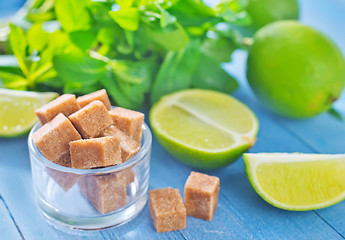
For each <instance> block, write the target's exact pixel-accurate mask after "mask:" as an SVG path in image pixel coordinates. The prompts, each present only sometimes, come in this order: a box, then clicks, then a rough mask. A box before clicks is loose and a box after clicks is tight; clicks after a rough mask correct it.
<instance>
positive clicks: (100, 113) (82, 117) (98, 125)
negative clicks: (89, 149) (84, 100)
mask: <svg viewBox="0 0 345 240" xmlns="http://www.w3.org/2000/svg"><path fill="white" fill-rule="evenodd" d="M69 119H70V120H71V122H72V123H73V125H74V126H75V128H76V129H77V130H78V131H79V133H80V134H81V136H82V137H83V138H90V137H97V136H98V135H99V134H100V133H101V131H103V130H104V129H106V128H107V127H109V126H110V125H111V124H112V123H113V121H112V119H111V117H110V115H109V113H108V111H107V108H106V107H105V106H104V104H103V103H102V102H101V101H98V100H96V101H93V102H91V103H90V104H88V105H86V106H85V107H83V108H81V109H80V110H78V111H77V112H75V113H73V114H71V115H70V116H69Z"/></svg>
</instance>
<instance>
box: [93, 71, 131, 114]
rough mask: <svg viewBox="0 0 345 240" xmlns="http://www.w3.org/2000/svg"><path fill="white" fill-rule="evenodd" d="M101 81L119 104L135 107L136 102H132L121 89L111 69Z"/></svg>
mask: <svg viewBox="0 0 345 240" xmlns="http://www.w3.org/2000/svg"><path fill="white" fill-rule="evenodd" d="M100 82H101V83H102V84H103V86H104V87H105V88H106V89H107V92H108V94H109V95H110V97H111V98H112V99H113V100H114V101H115V102H116V103H117V105H119V106H122V107H125V108H131V109H134V108H135V104H134V103H132V102H131V101H130V100H129V99H128V98H127V96H126V95H124V93H123V92H122V90H121V89H120V87H119V85H118V83H117V81H116V79H115V77H114V75H113V73H112V72H111V71H107V72H106V73H105V74H104V75H103V76H102V77H101V78H100Z"/></svg>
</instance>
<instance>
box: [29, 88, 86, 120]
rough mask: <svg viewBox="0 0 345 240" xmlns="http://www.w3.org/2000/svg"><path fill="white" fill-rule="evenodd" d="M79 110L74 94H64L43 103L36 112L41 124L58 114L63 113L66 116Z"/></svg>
mask: <svg viewBox="0 0 345 240" xmlns="http://www.w3.org/2000/svg"><path fill="white" fill-rule="evenodd" d="M78 110H79V106H78V104H77V100H76V98H75V95H73V94H64V95H61V96H60V97H58V98H56V99H55V100H53V101H51V102H49V103H47V104H45V105H43V106H42V107H40V108H39V109H37V110H36V111H35V114H36V116H37V118H38V120H39V121H40V123H41V125H44V124H45V123H47V122H49V121H50V120H52V119H53V118H54V117H55V116H56V115H58V114H59V113H62V114H63V115H65V116H69V115H70V114H72V113H74V112H76V111H78Z"/></svg>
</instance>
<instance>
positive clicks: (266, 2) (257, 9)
mask: <svg viewBox="0 0 345 240" xmlns="http://www.w3.org/2000/svg"><path fill="white" fill-rule="evenodd" d="M246 11H247V12H248V14H249V16H250V17H251V19H252V24H251V25H250V26H245V27H239V30H240V31H241V33H242V34H243V35H244V36H253V35H254V34H255V32H256V31H257V30H259V29H260V28H261V27H263V26H265V25H267V24H269V23H271V22H275V21H279V20H298V18H299V7H298V1H297V0H278V1H277V0H249V1H248V5H247V7H246Z"/></svg>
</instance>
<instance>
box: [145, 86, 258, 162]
mask: <svg viewBox="0 0 345 240" xmlns="http://www.w3.org/2000/svg"><path fill="white" fill-rule="evenodd" d="M192 91H194V93H195V91H199V90H185V91H181V92H178V93H174V94H171V95H167V96H165V97H163V98H162V99H161V100H160V101H159V102H157V103H156V104H154V105H153V106H152V108H151V111H150V116H149V118H150V123H151V128H152V130H153V133H154V135H155V136H156V138H157V140H158V141H159V143H160V144H161V145H162V146H163V147H164V148H165V149H166V151H167V152H168V153H170V154H171V155H172V156H173V157H175V158H176V159H178V160H180V161H181V162H182V163H184V164H186V165H188V166H191V167H195V168H198V169H216V168H221V167H225V166H227V165H229V164H231V163H232V162H234V161H235V160H236V159H238V158H239V157H240V156H241V155H242V153H243V152H245V151H246V150H248V149H249V148H250V147H251V146H252V145H253V144H254V142H255V138H256V135H257V132H258V129H259V122H258V119H257V118H256V116H255V114H254V113H253V112H252V111H251V110H250V109H249V108H248V107H247V106H245V105H244V104H243V103H241V102H239V101H238V100H236V99H233V100H235V101H236V103H237V104H239V105H241V106H242V107H243V108H245V109H246V111H248V113H249V115H248V116H250V119H251V121H252V123H253V125H252V126H253V129H252V131H251V134H250V136H247V137H248V138H250V139H252V140H248V141H240V142H235V143H234V144H233V145H232V146H231V145H229V147H227V148H225V149H224V148H222V149H219V151H217V150H216V151H215V150H211V151H209V150H208V149H203V148H199V147H196V146H192V145H190V144H186V143H185V142H184V141H180V139H175V138H174V137H171V136H170V135H169V134H165V133H162V129H158V128H159V127H158V126H159V125H160V124H159V123H156V121H155V114H156V112H158V111H159V110H158V109H159V108H160V107H162V106H164V105H165V103H164V102H170V103H171V100H172V99H173V98H175V97H176V96H178V95H179V94H181V93H182V92H184V93H187V92H188V93H191V92H192ZM202 92H206V90H202V91H200V94H202ZM188 93H187V94H188ZM182 94H183V93H182ZM217 94H222V95H224V94H223V93H217ZM224 96H226V97H229V98H231V97H230V96H229V95H224ZM161 105H162V106H161ZM163 132H164V131H163ZM196 137H197V136H196ZM243 138H246V137H245V135H244V136H243Z"/></svg>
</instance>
